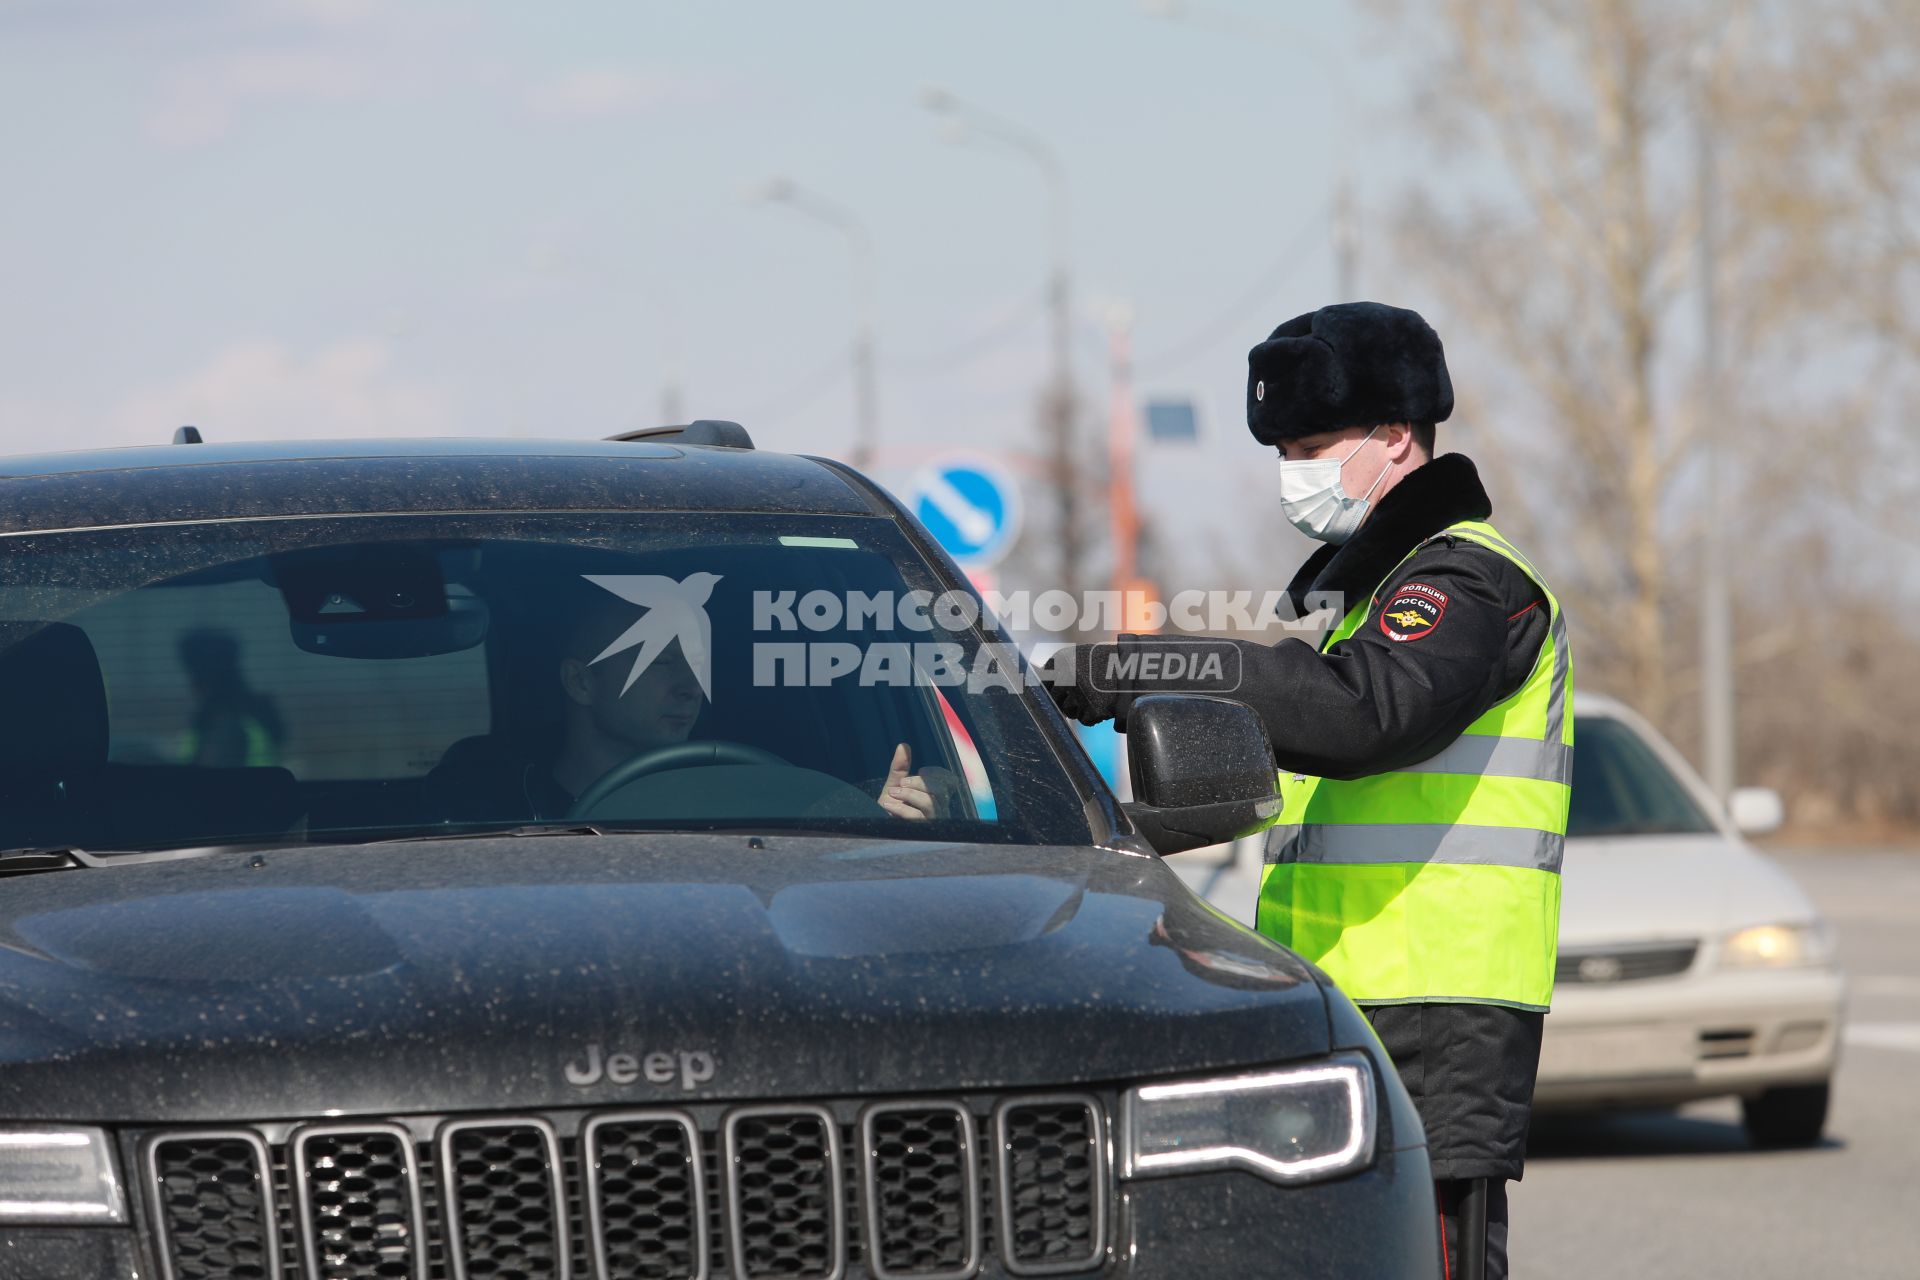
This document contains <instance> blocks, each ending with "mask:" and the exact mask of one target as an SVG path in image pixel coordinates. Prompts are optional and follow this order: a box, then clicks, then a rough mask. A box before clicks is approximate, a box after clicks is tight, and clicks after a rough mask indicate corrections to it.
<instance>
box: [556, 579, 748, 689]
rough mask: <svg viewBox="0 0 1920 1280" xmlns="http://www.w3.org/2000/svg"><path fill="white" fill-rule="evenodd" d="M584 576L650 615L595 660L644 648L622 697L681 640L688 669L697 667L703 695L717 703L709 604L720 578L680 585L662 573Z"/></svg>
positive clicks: (689, 581)
mask: <svg viewBox="0 0 1920 1280" xmlns="http://www.w3.org/2000/svg"><path fill="white" fill-rule="evenodd" d="M581 576H582V577H584V578H585V579H586V580H587V581H588V582H591V583H592V584H593V585H594V586H596V587H604V588H606V589H607V590H608V591H611V592H613V594H615V595H617V596H619V597H620V598H621V599H622V600H626V601H629V602H631V603H633V604H637V605H639V606H640V607H641V608H643V609H645V610H646V612H645V613H643V614H641V615H640V621H638V622H636V623H634V624H633V625H632V626H630V627H628V628H627V629H626V630H625V631H623V632H621V633H620V638H619V639H617V640H615V641H614V642H613V643H612V644H610V645H608V646H607V647H606V648H605V649H603V650H601V651H600V654H599V656H598V657H596V658H594V660H593V662H598V661H600V659H601V658H610V657H612V656H613V655H614V654H616V653H619V652H620V651H621V650H622V649H631V648H633V647H634V646H635V645H638V646H639V647H640V652H639V653H637V654H635V655H634V658H633V670H632V671H630V672H628V673H627V682H626V683H625V684H623V685H621V686H620V692H621V693H623V694H624V693H625V692H626V691H627V690H629V689H631V688H633V682H634V681H635V680H638V679H639V678H640V673H641V672H643V671H645V670H646V669H647V668H648V667H649V666H651V665H652V664H653V660H654V659H655V658H657V657H659V656H660V655H661V653H663V652H665V650H666V647H667V646H668V645H670V644H672V643H673V642H674V641H675V640H678V641H679V642H680V652H682V653H684V654H686V656H687V665H688V666H689V667H691V668H693V678H694V679H696V680H698V681H699V682H700V691H701V692H702V693H704V694H706V695H707V700H708V701H712V700H713V622H712V621H711V620H710V619H709V618H708V617H707V609H706V604H707V598H708V597H709V596H711V595H712V594H713V584H714V583H716V582H718V581H720V575H719V574H717V573H690V574H688V575H687V576H686V577H685V578H683V579H681V580H680V581H678V582H675V581H674V580H673V579H672V578H669V577H666V576H665V575H663V574H658V573H612V574H593V573H587V574H582V575H581ZM587 665H588V666H592V665H593V663H592V662H590V663H588V664H587Z"/></svg>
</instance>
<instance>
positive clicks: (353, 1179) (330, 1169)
mask: <svg viewBox="0 0 1920 1280" xmlns="http://www.w3.org/2000/svg"><path fill="white" fill-rule="evenodd" d="M291 1145H292V1156H291V1164H292V1168H293V1190H294V1198H295V1202H296V1204H297V1206H298V1209H297V1211H296V1213H295V1215H294V1217H295V1220H296V1221H297V1222H298V1223H299V1228H300V1246H301V1250H300V1253H301V1257H302V1259H303V1260H304V1263H305V1267H306V1274H307V1280H427V1274H428V1273H427V1257H428V1246H427V1230H426V1217H427V1215H426V1209H425V1206H424V1204H423V1203H422V1200H421V1196H420V1162H419V1158H418V1156H417V1154H416V1153H415V1151H414V1143H413V1136H412V1135H411V1134H410V1133H409V1132H408V1131H407V1130H406V1129H404V1128H402V1127H401V1126H400V1125H397V1124H352V1125H311V1126H308V1127H306V1128H303V1129H300V1130H298V1131H296V1132H295V1133H294V1135H293V1140H292V1144H291Z"/></svg>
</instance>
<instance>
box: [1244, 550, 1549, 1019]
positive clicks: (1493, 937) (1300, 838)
mask: <svg viewBox="0 0 1920 1280" xmlns="http://www.w3.org/2000/svg"><path fill="white" fill-rule="evenodd" d="M1446 536H1452V537H1455V538H1460V539H1463V540H1466V541H1469V542H1473V543H1475V544H1477V545H1479V546H1482V547H1485V548H1486V549H1488V550H1489V551H1492V552H1495V553H1496V554H1498V555H1501V556H1504V557H1505V558H1506V559H1508V560H1510V561H1511V562H1513V564H1515V565H1516V566H1518V567H1519V568H1520V570H1521V571H1522V572H1524V573H1525V574H1526V575H1527V577H1529V578H1530V579H1532V580H1533V582H1534V584H1535V585H1536V586H1538V587H1539V588H1540V591H1541V594H1542V595H1544V596H1545V597H1546V603H1547V609H1548V619H1549V625H1548V628H1547V638H1546V639H1545V640H1544V641H1543V642H1542V644H1541V646H1540V654H1539V657H1538V658H1537V659H1536V661H1535V662H1534V666H1533V670H1532V672H1531V674H1530V675H1529V676H1528V677H1527V680H1526V682H1525V683H1524V684H1522V685H1521V686H1520V688H1519V689H1518V690H1517V691H1515V692H1514V693H1513V695H1512V696H1510V697H1508V698H1506V699H1504V700H1503V701H1501V702H1499V703H1497V704H1496V705H1494V706H1493V707H1491V708H1489V709H1488V710H1487V711H1486V712H1485V713H1484V714H1483V715H1481V716H1480V718H1479V719H1477V720H1475V721H1474V722H1473V723H1472V724H1471V725H1469V726H1468V727H1467V729H1466V731H1465V732H1463V733H1462V734H1461V735H1460V736H1459V737H1458V738H1456V739H1455V740H1454V741H1453V742H1452V743H1450V744H1448V746H1447V747H1446V748H1445V749H1443V750H1442V751H1441V752H1440V753H1439V754H1438V755H1436V756H1434V757H1432V758H1431V759H1428V760H1423V761H1421V762H1420V763H1418V764H1414V765H1409V766H1407V767H1406V768H1402V769H1396V770H1393V771H1392V772H1390V773H1382V774H1375V775H1373V776H1371V777H1366V778H1356V779H1353V780H1351V781H1344V782H1343V781H1339V780H1336V779H1330V778H1311V777H1306V776H1304V775H1300V774H1291V773H1282V774H1281V775H1280V793H1281V796H1282V797H1283V800H1284V807H1283V808H1282V810H1281V813H1280V819H1279V825H1277V826H1276V827H1274V828H1273V829H1272V830H1270V831H1269V833H1268V843H1267V864H1268V865H1267V867H1266V869H1265V872H1264V874H1263V876H1262V878H1261V885H1260V904H1259V912H1258V928H1259V930H1260V932H1261V933H1263V934H1266V935H1267V936H1268V937H1270V938H1273V939H1274V940H1275V941H1277V942H1280V943H1283V944H1285V945H1286V946H1288V947H1291V948H1293V949H1294V950H1295V951H1297V952H1299V953H1300V954H1301V955H1303V956H1305V957H1306V958H1307V959H1309V960H1311V961H1313V962H1314V963H1315V964H1317V965H1319V966H1320V967H1321V968H1322V969H1323V970H1325V971H1326V973H1327V975H1328V976H1329V977H1331V978H1332V979H1333V980H1334V981H1335V982H1336V983H1337V984H1338V985H1339V986H1340V988H1341V989H1342V990H1343V991H1345V992H1346V993H1347V995H1349V996H1350V997H1352V998H1353V999H1354V1000H1355V1001H1356V1002H1358V1003H1360V1004H1363V1005H1366V1004H1417V1003H1423V1002H1446V1003H1471V1004H1496V1005H1507V1006H1510V1007H1513V1008H1518V1009H1537V1010H1544V1009H1546V1008H1547V1006H1548V1004H1549V1003H1550V1002H1551V1000H1552V998H1553V966H1554V953H1555V944H1556V941H1557V939H1558V936H1559V931H1560V858H1561V852H1562V849H1563V847H1564V845H1565V842H1566V834H1567V805H1568V797H1569V795H1570V794H1571V789H1570V786H1569V783H1570V781H1571V778H1572V766H1573V717H1572V716H1571V715H1570V714H1569V713H1568V702H1569V699H1570V697H1571V694H1572V688H1573V671H1572V657H1571V653H1570V651H1569V649H1568V646H1567V630H1566V621H1565V619H1563V618H1562V617H1561V614H1560V604H1559V601H1558V600H1556V599H1555V598H1554V595H1553V592H1552V591H1550V590H1548V588H1547V584H1546V581H1545V579H1543V578H1542V577H1541V576H1540V573H1539V571H1538V570H1537V569H1535V568H1534V567H1533V565H1532V564H1530V563H1529V562H1528V561H1527V558H1526V557H1525V556H1523V555H1521V554H1520V552H1518V551H1516V550H1515V549H1514V548H1513V546H1512V544H1510V543H1509V542H1508V541H1507V540H1506V539H1505V538H1504V537H1502V536H1501V535H1500V533H1499V532H1498V531H1497V530H1495V529H1494V527H1493V526H1492V525H1490V524H1486V523H1484V522H1481V521H1463V522H1461V523H1458V524H1454V525H1450V526H1448V527H1447V528H1446V529H1444V530H1442V531H1441V532H1440V533H1439V534H1436V535H1435V537H1436V538H1437V537H1446ZM1428 541H1432V539H1429V540H1428ZM1421 545H1422V546H1424V545H1426V544H1425V543H1422V544H1421ZM1419 549H1420V548H1419V547H1416V548H1414V552H1410V553H1408V556H1407V559H1411V558H1412V555H1413V554H1414V553H1415V552H1418V551H1419ZM1401 563H1402V564H1404V563H1406V561H1405V560H1402V561H1401ZM1395 572H1398V568H1397V567H1396V570H1395ZM1391 581H1392V577H1391V575H1389V577H1388V578H1387V579H1386V581H1385V582H1383V583H1382V586H1385V585H1386V583H1387V582H1391ZM1372 608H1373V601H1372V600H1371V599H1363V600H1362V601H1361V602H1360V603H1359V604H1357V605H1355V606H1354V607H1353V608H1352V609H1351V610H1349V611H1348V613H1347V615H1346V617H1345V618H1344V619H1342V621H1341V623H1340V625H1339V626H1337V627H1335V628H1334V629H1333V630H1332V631H1331V632H1329V633H1328V635H1327V638H1326V640H1325V641H1324V642H1323V643H1322V645H1321V649H1322V651H1323V652H1324V651H1325V650H1326V649H1327V648H1328V647H1330V646H1332V645H1334V644H1337V643H1338V642H1339V641H1341V640H1344V639H1346V638H1347V637H1348V636H1350V635H1352V634H1353V633H1354V632H1356V631H1358V630H1359V629H1360V627H1361V626H1362V625H1363V624H1364V623H1365V622H1366V621H1367V619H1368V617H1369V615H1370V613H1371V611H1372Z"/></svg>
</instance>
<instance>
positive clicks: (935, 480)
mask: <svg viewBox="0 0 1920 1280" xmlns="http://www.w3.org/2000/svg"><path fill="white" fill-rule="evenodd" d="M908 505H909V506H911V507H912V509H913V514H914V517H915V518H916V519H918V520H919V521H920V523H921V524H924V525H925V526H927V532H929V533H931V534H932V535H933V536H934V540H935V541H937V542H938V543H939V544H940V545H941V546H943V547H945V548H946V550H947V554H948V555H950V556H952V557H953V558H954V559H955V560H958V561H960V563H962V564H966V565H989V564H993V563H995V562H996V561H998V560H999V559H1000V557H1001V556H1003V555H1005V554H1006V551H1007V548H1008V547H1010V546H1012V545H1013V540H1014V538H1015V537H1016V536H1018V534H1019V532H1020V491H1019V489H1017V488H1016V487H1015V486H1014V484H1013V481H1012V479H1011V478H1010V477H1008V476H1007V475H1006V474H1005V473H1004V472H1002V471H1001V470H1000V469H999V468H998V467H996V466H994V465H993V464H992V463H990V462H986V461H983V460H981V459H978V458H943V459H938V460H936V461H934V462H932V463H929V464H928V465H927V466H926V467H924V468H922V469H921V470H920V472H919V474H917V475H916V476H914V478H913V489H912V497H911V499H910V501H909V504H908Z"/></svg>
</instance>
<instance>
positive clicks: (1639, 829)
mask: <svg viewBox="0 0 1920 1280" xmlns="http://www.w3.org/2000/svg"><path fill="white" fill-rule="evenodd" d="M1713 829H1714V827H1713V823H1712V822H1710V821H1708V819H1707V815H1706V814H1705V813H1704V812H1703V811H1702V810H1701V808H1700V806H1699V805H1698V804H1696V803H1695V802H1694V800H1693V797H1692V796H1691V795H1689V794H1688V793H1687V789H1686V787H1685V786H1683V785H1682V784H1681V782H1680V779H1678V778H1676V777H1675V776H1674V775H1673V771H1672V770H1670V769H1668V768H1667V766H1666V765H1664V764H1662V763H1661V761H1660V757H1659V756H1657V755H1655V754H1654V752H1653V749H1652V748H1651V747H1649V746H1648V745H1647V744H1646V743H1645V742H1644V741H1642V740H1641V738H1640V735H1639V734H1637V733H1635V732H1634V731H1633V730H1632V729H1630V728H1629V727H1627V725H1626V724H1624V723H1622V722H1621V721H1619V720H1615V719H1613V718H1612V717H1611V716H1581V717H1579V718H1577V719H1576V720H1575V721H1574V729H1573V809H1572V812H1571V813H1570V814H1569V815H1568V817H1567V834H1568V835H1569V836H1647V835H1692V834H1704V833H1707V832H1711V831H1712V830H1713Z"/></svg>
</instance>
